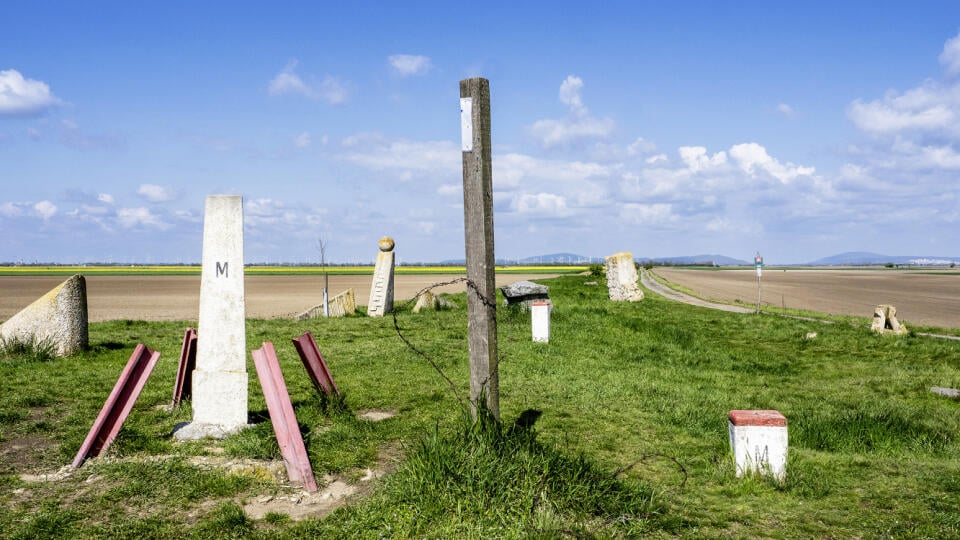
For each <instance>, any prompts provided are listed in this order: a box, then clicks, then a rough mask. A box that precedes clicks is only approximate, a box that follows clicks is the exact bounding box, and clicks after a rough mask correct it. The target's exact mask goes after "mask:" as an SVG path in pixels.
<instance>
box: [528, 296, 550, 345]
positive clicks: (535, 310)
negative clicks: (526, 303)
mask: <svg viewBox="0 0 960 540" xmlns="http://www.w3.org/2000/svg"><path fill="white" fill-rule="evenodd" d="M550 307H551V306H550V302H547V301H542V300H536V301H534V302H531V303H530V323H531V324H530V328H531V331H532V332H533V340H534V341H539V342H541V343H548V342H549V341H550Z"/></svg>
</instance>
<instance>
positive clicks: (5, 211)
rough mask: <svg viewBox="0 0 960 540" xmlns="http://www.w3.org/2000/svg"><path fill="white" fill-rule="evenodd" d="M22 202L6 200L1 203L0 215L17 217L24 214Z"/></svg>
mask: <svg viewBox="0 0 960 540" xmlns="http://www.w3.org/2000/svg"><path fill="white" fill-rule="evenodd" d="M21 206H23V205H22V204H17V203H12V202H5V203H3V204H0V216H3V217H8V218H15V217H20V216H22V215H23V209H22V208H21Z"/></svg>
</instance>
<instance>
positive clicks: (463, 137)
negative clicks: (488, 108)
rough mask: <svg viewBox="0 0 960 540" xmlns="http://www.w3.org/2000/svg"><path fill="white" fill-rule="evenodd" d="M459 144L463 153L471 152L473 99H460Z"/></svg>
mask: <svg viewBox="0 0 960 540" xmlns="http://www.w3.org/2000/svg"><path fill="white" fill-rule="evenodd" d="M460 144H461V146H462V148H463V151H464V152H473V98H469V97H467V98H460Z"/></svg>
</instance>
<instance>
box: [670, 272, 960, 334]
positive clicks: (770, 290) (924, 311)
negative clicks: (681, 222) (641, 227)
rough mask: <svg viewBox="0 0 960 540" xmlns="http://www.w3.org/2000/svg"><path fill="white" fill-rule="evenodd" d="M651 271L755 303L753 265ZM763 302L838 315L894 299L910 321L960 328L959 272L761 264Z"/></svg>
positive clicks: (865, 311) (710, 295) (709, 294)
mask: <svg viewBox="0 0 960 540" xmlns="http://www.w3.org/2000/svg"><path fill="white" fill-rule="evenodd" d="M655 272H656V273H657V274H659V275H661V276H663V277H664V278H666V279H668V280H670V281H671V282H673V283H676V284H678V285H682V286H684V287H686V288H688V289H690V290H692V291H693V292H694V293H695V294H697V295H698V296H700V297H702V298H707V299H714V300H719V301H723V302H734V301H740V302H743V303H745V304H747V305H755V304H756V301H757V276H756V272H755V271H754V270H753V269H752V268H751V269H744V270H691V269H683V268H657V269H655ZM761 284H762V294H763V304H764V305H770V306H776V307H787V308H793V309H805V310H811V311H819V312H823V313H833V314H838V315H854V316H860V317H870V316H872V315H873V309H874V308H875V307H876V306H877V305H878V304H893V305H894V306H896V307H897V317H898V318H899V319H900V320H901V321H902V322H905V323H906V324H907V325H908V328H909V325H910V323H913V324H921V325H929V326H938V327H941V328H960V275H957V274H956V273H955V272H936V271H931V272H926V271H925V272H922V273H921V272H917V271H898V270H824V269H810V270H806V269H803V270H797V269H786V270H783V269H777V268H770V269H764V271H763V278H762V282H761Z"/></svg>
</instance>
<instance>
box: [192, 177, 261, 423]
mask: <svg viewBox="0 0 960 540" xmlns="http://www.w3.org/2000/svg"><path fill="white" fill-rule="evenodd" d="M243 291H244V289H243V198H242V197H241V196H239V195H211V196H209V197H207V202H206V208H205V210H204V218H203V266H202V269H201V277H200V320H199V325H198V327H197V336H198V337H197V367H196V370H194V372H193V400H192V406H193V422H192V423H190V424H188V425H187V426H184V427H183V428H182V429H180V430H178V431H177V432H176V434H175V435H176V437H177V438H178V439H197V438H202V437H218V438H219V437H223V436H226V435H228V434H230V433H233V432H235V431H238V430H239V429H242V428H243V427H245V426H246V425H247V360H246V355H247V351H246V349H247V340H246V309H245V304H244V292H243Z"/></svg>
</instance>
